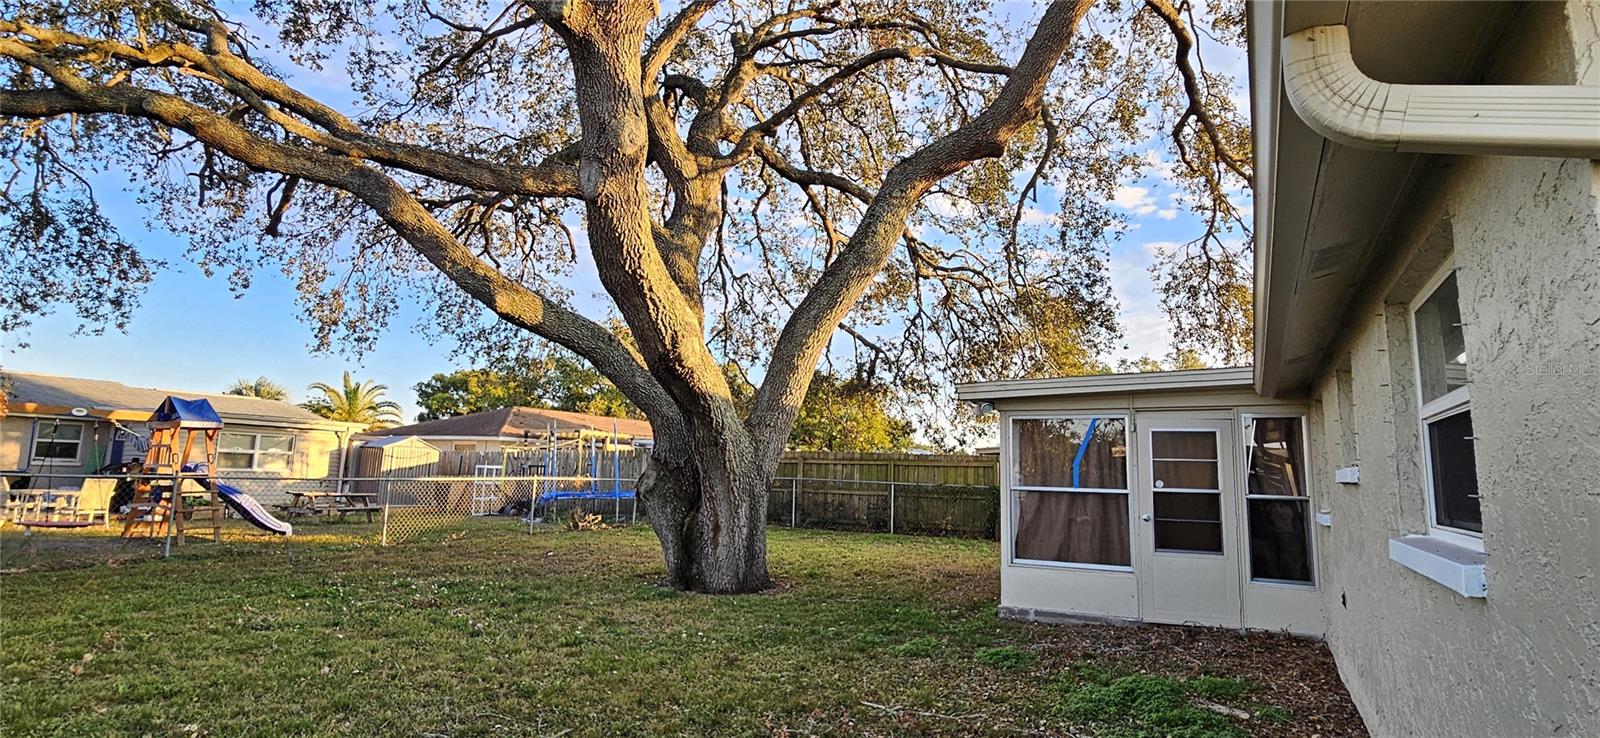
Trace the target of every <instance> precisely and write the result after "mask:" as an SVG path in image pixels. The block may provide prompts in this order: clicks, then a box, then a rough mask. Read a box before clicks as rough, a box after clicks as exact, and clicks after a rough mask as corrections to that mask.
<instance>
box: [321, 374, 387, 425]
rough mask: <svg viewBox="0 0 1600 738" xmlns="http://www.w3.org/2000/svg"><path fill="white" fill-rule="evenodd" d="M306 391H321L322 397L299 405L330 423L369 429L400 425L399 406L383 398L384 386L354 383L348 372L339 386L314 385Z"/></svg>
mask: <svg viewBox="0 0 1600 738" xmlns="http://www.w3.org/2000/svg"><path fill="white" fill-rule="evenodd" d="M307 389H309V390H311V391H312V392H321V393H322V396H321V397H318V398H316V399H313V400H307V401H306V402H303V403H300V406H301V407H303V408H305V409H307V410H310V411H311V412H314V413H316V414H318V415H321V416H322V417H324V418H327V419H329V420H341V421H344V422H346V423H365V424H366V425H367V427H368V428H379V427H384V426H389V425H399V424H400V422H401V417H400V405H399V404H398V403H396V402H394V401H393V400H389V399H387V398H386V397H385V395H387V394H388V392H389V387H388V386H387V385H382V384H378V383H377V382H374V381H371V380H367V381H365V382H357V381H356V380H355V379H354V378H353V377H351V376H350V372H345V373H344V383H343V386H342V387H334V386H333V385H331V384H327V383H326V382H317V383H315V384H313V385H311V386H310V387H308V388H307Z"/></svg>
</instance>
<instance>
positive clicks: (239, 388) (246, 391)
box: [224, 377, 289, 401]
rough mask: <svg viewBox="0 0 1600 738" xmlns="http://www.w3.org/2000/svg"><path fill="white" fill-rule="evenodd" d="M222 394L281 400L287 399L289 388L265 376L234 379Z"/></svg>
mask: <svg viewBox="0 0 1600 738" xmlns="http://www.w3.org/2000/svg"><path fill="white" fill-rule="evenodd" d="M224 394H229V395H241V396H244V397H259V398H261V399H263V400H279V401H283V400H288V399H289V388H288V387H285V386H283V385H281V384H278V383H277V382H274V381H272V380H270V379H267V378H266V377H256V378H255V379H239V380H235V381H234V383H233V384H230V385H228V389H227V391H226V392H224Z"/></svg>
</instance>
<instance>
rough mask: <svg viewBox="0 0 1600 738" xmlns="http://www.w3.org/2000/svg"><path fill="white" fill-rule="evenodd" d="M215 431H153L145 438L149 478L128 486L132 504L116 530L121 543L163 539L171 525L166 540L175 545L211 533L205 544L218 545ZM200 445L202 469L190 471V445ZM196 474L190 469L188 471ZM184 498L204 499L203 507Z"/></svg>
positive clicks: (219, 521)
mask: <svg viewBox="0 0 1600 738" xmlns="http://www.w3.org/2000/svg"><path fill="white" fill-rule="evenodd" d="M217 433H218V431H217V429H215V428H207V429H193V428H188V429H186V428H181V427H173V428H154V429H152V430H151V433H150V448H149V450H148V451H146V452H145V466H144V469H145V472H146V473H148V474H152V475H155V476H153V477H151V478H148V479H141V480H139V481H138V482H137V483H136V485H135V487H134V495H133V502H132V503H131V504H130V505H129V506H128V518H127V522H126V523H125V524H124V525H123V528H122V537H123V538H132V537H134V536H136V535H138V534H139V533H140V531H141V529H142V530H143V531H144V533H145V534H146V535H150V536H159V535H164V534H165V533H166V532H167V531H166V526H169V525H170V526H172V538H173V540H174V541H176V542H177V543H179V544H182V543H183V542H184V540H185V539H186V538H187V537H188V536H191V535H196V534H198V533H200V532H202V531H207V530H209V531H211V539H212V540H214V541H220V540H222V501H221V500H220V499H218V498H217V478H216V474H217V472H216V459H217ZM197 437H198V439H199V440H200V441H201V442H202V443H203V445H204V449H203V452H204V454H205V456H204V459H203V461H202V463H203V467H201V466H200V465H198V464H197V465H196V466H195V467H191V470H190V471H185V470H184V468H185V467H186V466H189V458H190V456H191V454H193V453H194V451H195V450H196V449H195V441H196V440H197ZM197 468H198V469H201V470H194V469H197ZM186 494H187V495H189V497H191V498H193V497H199V496H204V498H205V502H204V503H201V504H190V503H189V502H187V501H185V499H184V495H186Z"/></svg>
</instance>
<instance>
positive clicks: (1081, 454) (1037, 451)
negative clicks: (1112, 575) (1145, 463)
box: [1011, 417, 1133, 567]
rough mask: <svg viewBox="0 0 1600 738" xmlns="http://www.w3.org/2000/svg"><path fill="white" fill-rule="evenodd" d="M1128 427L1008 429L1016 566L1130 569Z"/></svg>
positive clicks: (1094, 420)
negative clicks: (1052, 564)
mask: <svg viewBox="0 0 1600 738" xmlns="http://www.w3.org/2000/svg"><path fill="white" fill-rule="evenodd" d="M1127 426H1128V424H1127V419H1126V418H1121V417H1070V418H1069V417H1050V418H1016V419H1014V420H1013V421H1012V423H1011V433H1012V435H1011V438H1012V462H1011V466H1012V468H1011V493H1012V510H1011V515H1012V521H1013V522H1014V526H1013V529H1014V531H1015V534H1014V536H1013V538H1012V558H1013V559H1017V560H1031V561H1049V562H1062V563H1070V564H1080V565H1090V566H1105V567H1127V566H1129V565H1130V564H1131V563H1132V556H1133V554H1132V546H1131V545H1130V543H1129V539H1128V427H1127Z"/></svg>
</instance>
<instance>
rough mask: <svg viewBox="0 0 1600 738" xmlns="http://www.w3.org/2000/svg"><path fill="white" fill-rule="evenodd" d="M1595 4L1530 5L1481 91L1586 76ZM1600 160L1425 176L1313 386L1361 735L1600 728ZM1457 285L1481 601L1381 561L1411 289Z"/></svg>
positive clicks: (1599, 18) (1403, 430) (1410, 489)
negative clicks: (1331, 477) (1346, 472)
mask: <svg viewBox="0 0 1600 738" xmlns="http://www.w3.org/2000/svg"><path fill="white" fill-rule="evenodd" d="M1597 54H1600V5H1596V4H1592V3H1584V2H1571V3H1565V4H1562V3H1531V4H1529V5H1528V6H1526V7H1524V8H1523V9H1522V10H1521V12H1519V13H1518V14H1517V15H1516V16H1515V21H1514V25H1513V26H1512V27H1511V28H1510V29H1508V31H1507V35H1506V37H1505V39H1504V41H1503V46H1502V47H1501V51H1500V52H1499V55H1498V58H1497V60H1496V62H1495V63H1494V64H1493V65H1492V71H1491V73H1490V78H1489V79H1487V80H1485V82H1488V83H1503V84H1572V83H1582V84H1587V85H1600V59H1597V57H1596V55H1597ZM1597 194H1600V166H1597V165H1596V163H1595V162H1589V161H1582V160H1559V159H1541V158H1525V157H1515V158H1514V157H1472V158H1467V157H1458V158H1455V159H1453V160H1452V161H1451V162H1450V163H1449V164H1448V166H1446V167H1444V168H1443V169H1442V171H1441V172H1440V173H1438V174H1437V175H1433V176H1431V177H1430V179H1429V180H1428V181H1424V182H1422V183H1420V184H1419V186H1418V187H1417V190H1416V194H1415V196H1414V199H1413V202H1412V204H1411V206H1410V207H1409V208H1407V209H1406V211H1405V212H1403V213H1401V214H1400V216H1399V217H1400V218H1402V219H1403V221H1402V223H1401V224H1400V225H1399V226H1398V227H1397V228H1395V229H1394V232H1395V233H1396V238H1395V240H1394V241H1393V242H1392V243H1390V244H1387V245H1386V248H1387V250H1388V251H1389V253H1391V254H1392V255H1393V256H1392V258H1391V259H1390V260H1389V262H1388V263H1387V264H1386V265H1384V266H1383V267H1381V268H1380V270H1379V274H1378V275H1377V278H1376V279H1374V280H1373V285H1374V286H1373V288H1372V289H1371V290H1370V291H1369V292H1368V293H1367V294H1366V295H1365V297H1364V302H1362V303H1361V304H1360V305H1359V307H1358V308H1357V309H1355V310H1353V311H1352V312H1351V315H1352V316H1354V317H1353V318H1351V319H1349V320H1348V322H1347V323H1346V330H1345V334H1344V336H1343V338H1342V340H1341V341H1340V342H1339V343H1338V344H1337V345H1336V349H1335V350H1334V351H1333V352H1332V353H1331V354H1330V359H1329V361H1328V363H1327V365H1326V366H1325V367H1324V368H1323V370H1322V372H1321V373H1320V379H1319V380H1318V381H1317V382H1316V383H1315V389H1314V392H1313V398H1314V403H1313V405H1314V406H1313V410H1312V415H1313V416H1314V418H1315V419H1316V420H1317V424H1318V426H1319V427H1318V430H1317V432H1314V433H1313V434H1312V443H1313V444H1314V446H1315V448H1316V449H1317V453H1318V454H1319V455H1320V456H1321V457H1322V458H1323V459H1325V462H1324V467H1325V468H1326V467H1327V466H1332V467H1334V468H1338V467H1342V466H1357V465H1358V466H1359V468H1360V484H1358V485H1338V486H1337V487H1336V488H1334V489H1332V490H1331V492H1330V493H1329V494H1328V495H1327V496H1326V497H1325V500H1326V504H1327V505H1328V506H1329V507H1330V508H1331V509H1332V513H1333V526H1332V528H1331V529H1329V530H1326V531H1323V532H1322V535H1321V543H1322V545H1323V547H1324V548H1323V555H1322V557H1321V558H1322V564H1323V576H1324V580H1323V581H1324V587H1323V590H1324V595H1325V600H1326V609H1327V611H1328V617H1329V630H1328V634H1327V639H1328V643H1329V646H1330V647H1331V649H1332V650H1333V653H1334V656H1335V657H1336V660H1337V662H1338V665H1339V669H1340V671H1341V674H1342V676H1343V677H1344V681H1345V684H1346V685H1347V686H1348V687H1349V689H1350V692H1351V694H1352V696H1353V697H1354V699H1355V701H1356V704H1357V705H1358V706H1359V707H1360V709H1361V713H1362V715H1363V717H1364V718H1365V719H1366V722H1367V726H1368V728H1369V729H1370V730H1371V732H1372V734H1373V735H1380V736H1409V735H1415V736H1444V735H1462V736H1466V735H1472V736H1542V735H1548V736H1569V735H1570V736H1578V735H1596V734H1600V733H1597V732H1596V731H1600V535H1596V534H1595V531H1596V523H1597V522H1600V483H1597V481H1596V480H1600V200H1597ZM1447 258H1453V259H1454V264H1455V267H1456V268H1457V270H1458V271H1457V273H1456V274H1457V282H1458V285H1459V288H1460V304H1461V310H1462V321H1463V323H1464V326H1463V331H1464V334H1465V338H1466V345H1467V364H1468V371H1469V383H1470V387H1471V393H1472V395H1471V397H1472V419H1473V426H1474V427H1473V435H1474V437H1475V438H1476V441H1475V455H1476V462H1477V474H1478V484H1479V492H1480V494H1481V495H1482V497H1481V503H1482V508H1483V528H1484V530H1483V538H1484V550H1485V552H1486V554H1487V556H1488V561H1487V565H1486V577H1487V580H1488V596H1487V597H1486V598H1482V599H1477V598H1466V597H1462V596H1460V595H1458V594H1456V593H1455V592H1454V591H1452V590H1450V589H1447V588H1445V587H1444V586H1441V585H1439V584H1437V583H1435V582H1433V581H1431V580H1429V579H1427V578H1424V577H1423V576H1421V575H1419V574H1417V573H1415V572H1413V571H1411V570H1409V569H1407V568H1404V567H1402V566H1400V565H1399V564H1396V563H1394V562H1392V561H1390V560H1389V557H1388V551H1387V545H1386V544H1387V541H1388V539H1390V538H1394V537H1398V536H1402V535H1405V534H1411V533H1425V532H1426V531H1427V522H1426V512H1425V510H1426V507H1425V506H1426V504H1427V502H1426V500H1425V499H1424V495H1425V492H1424V489H1425V482H1424V480H1423V475H1424V470H1423V467H1422V464H1423V463H1424V459H1423V458H1422V453H1421V448H1420V431H1419V423H1418V417H1417V407H1416V404H1417V402H1416V397H1417V393H1416V388H1415V380H1414V376H1415V375H1414V373H1413V371H1414V370H1413V367H1412V358H1411V357H1412V349H1411V338H1410V335H1409V332H1410V327H1409V320H1408V316H1409V311H1408V308H1407V303H1408V302H1410V301H1411V300H1412V299H1413V298H1414V297H1415V296H1417V294H1418V291H1419V289H1420V288H1421V286H1422V283H1423V282H1424V281H1425V280H1426V279H1428V277H1429V276H1430V275H1432V274H1433V273H1435V272H1436V270H1437V268H1438V267H1439V266H1440V265H1441V264H1442V263H1443V262H1444V260H1445V259H1447Z"/></svg>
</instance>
